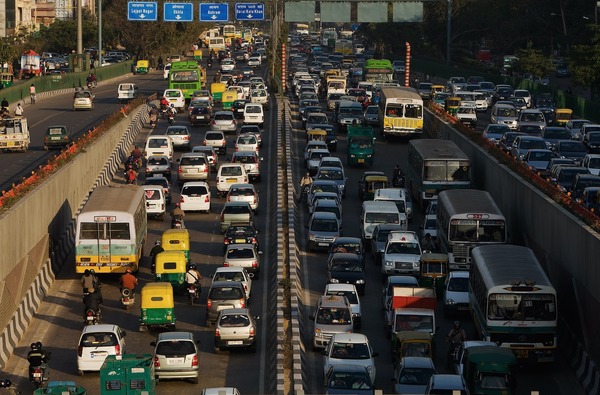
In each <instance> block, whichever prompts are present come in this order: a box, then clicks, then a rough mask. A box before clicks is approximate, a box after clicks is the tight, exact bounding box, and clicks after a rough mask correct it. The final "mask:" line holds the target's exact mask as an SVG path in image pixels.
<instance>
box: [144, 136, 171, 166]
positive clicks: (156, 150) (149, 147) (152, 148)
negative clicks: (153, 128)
mask: <svg viewBox="0 0 600 395" xmlns="http://www.w3.org/2000/svg"><path fill="white" fill-rule="evenodd" d="M173 151H174V148H173V140H171V137H169V136H167V135H162V136H161V135H155V136H148V139H147V140H146V146H145V147H144V154H145V155H146V157H150V156H157V155H163V156H166V157H167V158H168V159H169V161H172V160H173Z"/></svg>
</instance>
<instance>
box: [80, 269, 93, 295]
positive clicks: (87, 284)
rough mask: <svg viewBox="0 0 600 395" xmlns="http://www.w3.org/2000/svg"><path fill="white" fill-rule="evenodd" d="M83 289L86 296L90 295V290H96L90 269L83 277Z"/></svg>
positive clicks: (86, 270)
mask: <svg viewBox="0 0 600 395" xmlns="http://www.w3.org/2000/svg"><path fill="white" fill-rule="evenodd" d="M81 287H82V288H83V293H84V294H86V293H88V292H89V290H90V289H93V288H94V276H93V275H92V273H91V272H90V271H89V269H85V271H84V272H83V276H81Z"/></svg>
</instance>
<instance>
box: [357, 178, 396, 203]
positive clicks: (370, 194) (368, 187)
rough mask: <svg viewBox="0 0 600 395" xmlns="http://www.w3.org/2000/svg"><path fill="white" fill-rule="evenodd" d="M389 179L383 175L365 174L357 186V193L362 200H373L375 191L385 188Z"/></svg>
mask: <svg viewBox="0 0 600 395" xmlns="http://www.w3.org/2000/svg"><path fill="white" fill-rule="evenodd" d="M388 185H389V180H388V178H387V176H385V175H367V176H365V177H364V178H363V180H362V185H360V186H359V195H360V198H361V200H362V201H365V200H373V198H374V196H375V191H376V190H378V189H383V188H387V187H388Z"/></svg>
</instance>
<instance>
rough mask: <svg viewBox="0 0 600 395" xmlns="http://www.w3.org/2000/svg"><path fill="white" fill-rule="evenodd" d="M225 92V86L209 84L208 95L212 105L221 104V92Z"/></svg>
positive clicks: (220, 83) (216, 83)
mask: <svg viewBox="0 0 600 395" xmlns="http://www.w3.org/2000/svg"><path fill="white" fill-rule="evenodd" d="M226 90H227V85H226V84H224V83H222V82H213V83H212V84H210V94H211V95H212V98H213V102H214V103H221V100H223V92H225V91H226Z"/></svg>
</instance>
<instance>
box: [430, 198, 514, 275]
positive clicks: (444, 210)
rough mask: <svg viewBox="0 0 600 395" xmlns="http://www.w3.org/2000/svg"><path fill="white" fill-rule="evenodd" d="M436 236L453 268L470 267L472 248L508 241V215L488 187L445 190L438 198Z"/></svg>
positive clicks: (463, 268)
mask: <svg viewBox="0 0 600 395" xmlns="http://www.w3.org/2000/svg"><path fill="white" fill-rule="evenodd" d="M437 239H438V243H439V245H440V249H441V250H442V252H445V253H447V254H448V264H449V267H450V269H451V270H469V265H470V263H471V256H470V255H471V250H472V249H473V248H475V247H477V246H480V245H485V244H506V239H507V229H506V219H505V218H504V215H503V214H502V212H501V211H500V209H499V208H498V206H497V205H496V202H494V199H492V196H491V195H490V194H489V193H488V192H486V191H479V190H476V189H452V190H447V191H442V192H440V193H439V194H438V199H437Z"/></svg>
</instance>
